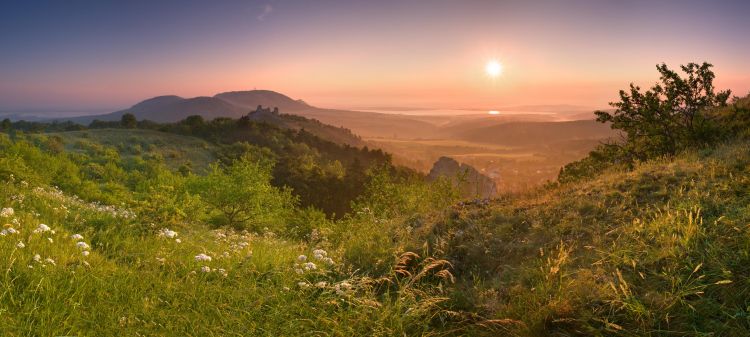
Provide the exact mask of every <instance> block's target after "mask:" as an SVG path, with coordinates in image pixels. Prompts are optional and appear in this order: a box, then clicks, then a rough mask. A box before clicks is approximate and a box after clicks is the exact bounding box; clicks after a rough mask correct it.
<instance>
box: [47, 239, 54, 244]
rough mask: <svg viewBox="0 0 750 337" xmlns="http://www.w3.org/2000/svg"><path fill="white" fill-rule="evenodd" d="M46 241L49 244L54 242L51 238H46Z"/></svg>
mask: <svg viewBox="0 0 750 337" xmlns="http://www.w3.org/2000/svg"><path fill="white" fill-rule="evenodd" d="M47 241H49V243H54V242H55V240H52V238H47Z"/></svg>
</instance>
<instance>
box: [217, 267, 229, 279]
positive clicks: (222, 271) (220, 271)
mask: <svg viewBox="0 0 750 337" xmlns="http://www.w3.org/2000/svg"><path fill="white" fill-rule="evenodd" d="M216 271H217V272H218V273H219V274H221V276H224V277H227V275H229V274H228V273H227V271H226V269H224V268H219V269H216Z"/></svg>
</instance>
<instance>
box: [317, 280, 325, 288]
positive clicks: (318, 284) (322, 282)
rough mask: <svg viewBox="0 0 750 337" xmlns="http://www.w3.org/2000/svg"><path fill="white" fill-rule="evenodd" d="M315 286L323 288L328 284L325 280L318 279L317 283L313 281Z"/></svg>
mask: <svg viewBox="0 0 750 337" xmlns="http://www.w3.org/2000/svg"><path fill="white" fill-rule="evenodd" d="M315 286H316V287H318V288H325V287H326V286H328V282H326V281H320V282H318V283H315Z"/></svg>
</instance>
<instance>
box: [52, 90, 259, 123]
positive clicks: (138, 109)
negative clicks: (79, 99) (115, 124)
mask: <svg viewBox="0 0 750 337" xmlns="http://www.w3.org/2000/svg"><path fill="white" fill-rule="evenodd" d="M126 113H130V114H133V115H134V116H135V117H136V118H137V119H147V120H150V121H154V122H158V123H167V122H176V121H179V120H182V119H185V118H187V117H188V116H192V115H200V116H203V117H204V118H206V119H213V118H217V117H234V118H237V117H239V116H241V115H242V114H244V113H246V111H244V110H243V109H241V108H239V107H237V106H234V105H232V104H229V103H227V102H225V101H223V100H221V99H218V98H214V97H194V98H182V97H179V96H158V97H154V98H150V99H147V100H144V101H142V102H139V103H137V104H135V105H133V106H132V107H130V108H128V109H124V110H120V111H115V112H112V113H109V114H105V115H93V116H81V117H74V118H66V119H62V120H72V121H74V122H76V123H81V124H89V123H91V122H92V121H94V120H100V121H117V120H120V118H121V117H122V115H124V114H126Z"/></svg>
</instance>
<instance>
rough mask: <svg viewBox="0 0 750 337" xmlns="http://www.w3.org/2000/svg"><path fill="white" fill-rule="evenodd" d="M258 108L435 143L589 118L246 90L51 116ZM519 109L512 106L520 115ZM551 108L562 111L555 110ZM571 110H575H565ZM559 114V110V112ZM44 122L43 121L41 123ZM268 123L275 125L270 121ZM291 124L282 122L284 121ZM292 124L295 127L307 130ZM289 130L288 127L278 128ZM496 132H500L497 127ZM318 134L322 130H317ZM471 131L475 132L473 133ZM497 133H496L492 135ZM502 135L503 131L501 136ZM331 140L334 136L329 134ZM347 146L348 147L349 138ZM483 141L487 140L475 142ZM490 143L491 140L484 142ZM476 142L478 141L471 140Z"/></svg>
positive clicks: (235, 113) (169, 118)
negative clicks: (339, 104) (433, 110)
mask: <svg viewBox="0 0 750 337" xmlns="http://www.w3.org/2000/svg"><path fill="white" fill-rule="evenodd" d="M258 106H263V107H264V108H271V109H273V108H278V109H279V111H280V113H281V114H293V115H298V116H303V117H306V118H312V119H316V120H318V121H320V122H321V123H324V124H328V125H331V126H334V127H343V128H347V129H349V130H351V131H352V132H354V133H356V134H357V135H359V136H361V137H364V138H398V139H435V138H446V137H448V138H456V137H457V138H461V139H467V138H475V137H480V135H483V134H488V133H489V134H492V133H495V131H496V130H491V129H482V128H492V127H497V126H498V125H502V124H507V123H509V122H551V121H560V120H571V119H588V120H591V119H592V117H593V114H592V113H578V114H577V115H575V116H572V115H570V114H569V113H565V114H560V115H554V114H539V113H533V112H529V113H514V114H500V115H487V114H483V113H481V112H480V111H477V114H473V115H460V116H430V115H418V116H417V115H407V114H392V113H379V112H368V111H353V110H338V109H325V108H319V107H315V106H312V105H309V104H307V103H306V102H304V101H303V100H299V99H292V98H291V97H289V96H286V95H284V94H281V93H278V92H275V91H271V90H248V91H231V92H223V93H219V94H216V95H214V96H212V97H209V96H201V97H193V98H183V97H179V96H174V95H167V96H158V97H153V98H149V99H147V100H144V101H142V102H139V103H137V104H135V105H133V106H131V107H130V108H127V109H123V110H119V111H115V112H111V113H107V114H101V115H86V116H77V117H57V118H55V120H58V121H66V120H69V121H73V122H77V123H81V124H89V123H91V122H92V121H94V120H100V121H116V120H119V119H120V118H121V117H122V116H123V115H124V114H126V113H131V114H133V115H135V117H136V118H137V119H138V120H144V119H146V120H151V121H154V122H159V123H168V122H177V121H180V120H182V119H185V118H187V117H188V116H191V115H201V116H203V117H204V118H205V119H208V120H210V119H214V118H217V117H230V118H239V117H241V116H244V115H246V114H248V113H249V112H251V111H255V110H256V109H257V107H258ZM522 108H523V107H514V109H517V110H523V109H522ZM542 108H546V109H547V110H554V109H552V108H550V107H547V106H544V107H541V106H534V107H527V110H530V111H532V110H540V109H542ZM554 108H556V109H558V110H559V109H562V108H561V107H559V106H555V107H554ZM565 108H566V109H573V108H579V107H567V106H566V107H565ZM563 110H565V109H563ZM8 117H10V118H11V119H14V120H18V119H26V120H44V118H43V117H31V118H28V117H24V116H23V115H10V116H8ZM47 120H49V119H47ZM271 120H272V121H278V120H277V119H275V118H271ZM289 121H291V120H290V119H287V122H289ZM300 123H301V122H300V121H297V122H296V126H292V127H298V128H309V127H306V126H305V125H302V124H300ZM284 126H289V125H284ZM501 129H502V127H501ZM321 130H322V129H321ZM474 130H477V131H479V132H477V133H474ZM497 131H500V130H497ZM502 132H503V133H505V130H503V131H502ZM331 134H332V135H335V134H336V132H332V133H331ZM344 138H349V141H346V142H347V143H351V137H348V136H347V137H344ZM480 138H485V139H487V138H488V137H480ZM489 138H491V137H489ZM477 140H478V139H477Z"/></svg>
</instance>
